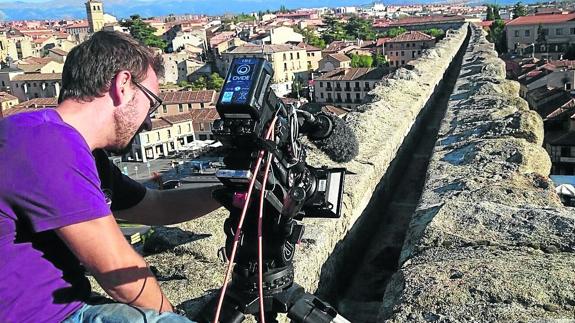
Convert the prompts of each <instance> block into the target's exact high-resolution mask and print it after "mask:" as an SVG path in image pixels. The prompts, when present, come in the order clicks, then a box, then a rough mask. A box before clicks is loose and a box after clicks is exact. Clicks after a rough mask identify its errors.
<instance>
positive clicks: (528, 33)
mask: <svg viewBox="0 0 575 323" xmlns="http://www.w3.org/2000/svg"><path fill="white" fill-rule="evenodd" d="M529 36H531V32H530V30H529V29H527V30H525V37H529Z"/></svg>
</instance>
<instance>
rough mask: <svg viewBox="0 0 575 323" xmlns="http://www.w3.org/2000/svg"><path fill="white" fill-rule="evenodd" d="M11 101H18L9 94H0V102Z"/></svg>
mask: <svg viewBox="0 0 575 323" xmlns="http://www.w3.org/2000/svg"><path fill="white" fill-rule="evenodd" d="M12 100H18V98H17V97H15V96H13V95H12V94H10V93H6V92H0V102H5V101H12Z"/></svg>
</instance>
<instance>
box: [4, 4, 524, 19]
mask: <svg viewBox="0 0 575 323" xmlns="http://www.w3.org/2000/svg"><path fill="white" fill-rule="evenodd" d="M371 2H372V1H369V0H293V1H289V2H288V3H287V7H288V8H313V7H332V8H333V7H341V6H357V5H363V4H369V3H371ZM422 2H428V1H411V0H406V1H401V0H392V1H384V3H385V4H410V3H422ZM429 2H431V1H429ZM486 2H493V1H486ZM515 2H517V0H503V1H501V0H500V1H498V3H499V5H504V4H512V3H515ZM523 2H524V3H525V2H526V1H523ZM527 2H530V1H527ZM282 4H286V2H285V1H277V0H168V1H153V0H104V12H106V13H108V14H111V15H113V16H116V17H118V18H127V17H129V16H130V15H132V14H136V13H137V14H139V15H140V16H142V17H153V16H164V15H168V14H171V13H173V14H207V15H219V14H224V13H242V12H244V13H248V12H257V11H260V10H262V11H265V10H268V9H269V10H277V9H279V7H280V6H281V5H282ZM0 11H1V13H0V17H1V16H2V13H3V14H4V15H3V17H4V19H5V20H30V19H61V18H82V19H83V18H85V17H86V11H85V8H84V1H83V0H82V1H79V0H49V1H46V2H40V3H28V2H23V1H14V2H6V3H0Z"/></svg>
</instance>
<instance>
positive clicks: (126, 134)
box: [107, 96, 151, 155]
mask: <svg viewBox="0 0 575 323" xmlns="http://www.w3.org/2000/svg"><path fill="white" fill-rule="evenodd" d="M136 120H138V107H137V102H136V97H135V96H134V98H132V100H130V102H128V104H127V105H126V107H124V108H123V109H116V110H115V111H114V131H115V138H114V141H113V144H112V145H110V146H109V147H108V148H107V149H108V150H109V151H111V152H113V153H114V154H117V155H124V154H126V153H128V152H130V150H131V149H132V144H133V143H134V140H135V139H136V136H137V135H138V134H139V133H140V132H141V131H143V130H145V129H147V130H149V129H150V128H151V127H150V125H151V121H149V117H148V116H146V118H145V119H144V121H143V122H142V124H138V123H137V121H136Z"/></svg>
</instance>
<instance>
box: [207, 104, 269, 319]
mask: <svg viewBox="0 0 575 323" xmlns="http://www.w3.org/2000/svg"><path fill="white" fill-rule="evenodd" d="M276 120H277V115H276V116H275V117H274V119H273V120H272V122H271V125H270V127H269V128H268V131H267V133H266V136H265V139H270V136H271V133H272V131H273V129H274V126H273V125H275V123H276ZM263 156H264V151H263V150H260V152H259V154H258V159H257V161H256V166H255V167H254V172H253V175H252V179H251V180H250V183H249V185H248V192H247V194H246V200H245V204H244V207H243V209H242V213H241V215H240V220H239V222H238V227H237V229H236V232H235V235H234V243H233V246H232V253H231V255H230V261H229V263H228V268H227V270H226V275H225V277H224V285H223V286H222V291H221V292H220V297H219V299H218V306H217V308H216V316H215V317H214V323H218V322H219V319H220V312H221V311H222V305H223V303H224V296H225V294H226V289H227V287H228V280H229V277H230V274H231V272H232V265H233V263H234V259H235V257H236V252H237V249H238V243H239V240H240V233H241V230H242V226H243V223H244V219H245V217H246V213H247V210H248V205H249V202H250V198H251V195H252V189H253V188H254V184H255V182H256V177H257V174H258V170H259V169H260V164H261V162H262V159H263Z"/></svg>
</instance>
